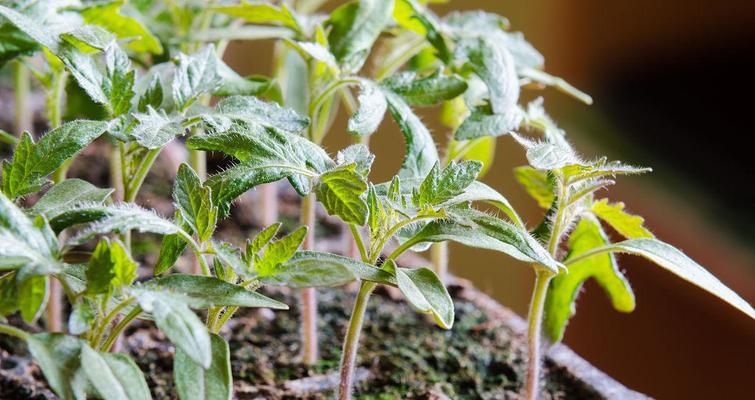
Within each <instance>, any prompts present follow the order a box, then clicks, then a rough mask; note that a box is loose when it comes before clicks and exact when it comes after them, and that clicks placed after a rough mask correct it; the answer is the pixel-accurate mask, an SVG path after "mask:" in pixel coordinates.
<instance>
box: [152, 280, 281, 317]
mask: <svg viewBox="0 0 755 400" xmlns="http://www.w3.org/2000/svg"><path fill="white" fill-rule="evenodd" d="M146 285H149V286H152V285H154V286H155V288H156V289H159V290H167V291H170V292H173V293H178V294H181V295H184V296H187V297H189V298H191V306H192V307H194V308H208V307H212V306H237V307H265V308H272V309H275V310H287V309H288V306H287V305H285V304H283V303H281V302H279V301H276V300H273V299H271V298H268V297H266V296H263V295H261V294H259V293H257V292H253V291H251V290H248V289H246V288H244V287H243V286H239V285H234V284H232V283H228V282H225V281H223V280H221V279H218V278H214V277H210V276H201V275H187V274H172V275H168V276H165V277H163V278H157V279H155V280H153V281H150V282H149V283H147V284H146Z"/></svg>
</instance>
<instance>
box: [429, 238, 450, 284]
mask: <svg viewBox="0 0 755 400" xmlns="http://www.w3.org/2000/svg"><path fill="white" fill-rule="evenodd" d="M430 261H431V262H432V265H433V270H434V271H435V274H436V275H438V278H440V281H441V282H443V284H445V283H446V279H447V278H448V242H438V243H433V245H432V247H430Z"/></svg>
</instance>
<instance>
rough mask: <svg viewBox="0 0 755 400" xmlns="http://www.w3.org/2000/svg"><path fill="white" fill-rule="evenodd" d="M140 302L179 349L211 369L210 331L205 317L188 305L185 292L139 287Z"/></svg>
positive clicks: (137, 294)
mask: <svg viewBox="0 0 755 400" xmlns="http://www.w3.org/2000/svg"><path fill="white" fill-rule="evenodd" d="M134 292H135V294H136V299H137V301H138V302H139V305H140V306H141V307H142V308H143V309H144V311H146V312H148V313H151V314H152V317H153V318H154V320H155V324H156V325H157V327H158V328H160V330H161V331H162V332H163V333H164V334H165V336H167V337H168V339H170V341H171V342H173V344H175V345H176V348H177V349H180V350H181V351H184V352H186V354H187V355H188V356H189V358H191V359H192V360H194V362H196V363H197V364H199V365H200V366H201V367H202V368H204V369H207V368H209V367H210V363H211V362H212V350H211V348H210V335H209V333H208V332H207V328H206V327H205V326H204V324H203V323H202V321H201V320H200V319H199V317H197V315H196V314H194V312H192V311H191V310H190V309H189V307H188V306H187V305H186V303H187V302H188V299H186V298H184V297H183V296H179V295H175V294H168V293H164V292H158V291H153V290H144V289H139V290H135V291H134Z"/></svg>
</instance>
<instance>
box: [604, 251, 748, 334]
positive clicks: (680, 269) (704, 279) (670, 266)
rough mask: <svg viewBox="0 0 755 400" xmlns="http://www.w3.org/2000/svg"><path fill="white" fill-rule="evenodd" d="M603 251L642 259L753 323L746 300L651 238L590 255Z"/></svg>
mask: <svg viewBox="0 0 755 400" xmlns="http://www.w3.org/2000/svg"><path fill="white" fill-rule="evenodd" d="M605 251H610V252H617V253H629V254H634V255H638V256H642V257H645V258H647V259H649V260H650V261H652V262H654V263H656V264H658V265H659V266H660V267H663V268H664V269H666V270H668V271H669V272H671V273H673V274H674V275H676V276H678V277H680V278H682V279H684V280H685V281H687V282H690V283H692V284H694V285H696V286H698V287H700V288H702V289H704V290H706V291H707V292H709V293H711V294H713V295H714V296H717V297H718V298H720V299H721V300H724V301H725V302H727V303H729V304H731V305H732V306H734V307H735V308H737V309H738V310H740V311H742V312H743V313H745V314H747V315H748V316H749V317H750V318H753V319H755V310H753V308H752V306H751V305H750V304H748V303H747V301H746V300H744V299H743V298H741V297H739V295H737V294H736V293H735V292H734V291H733V290H731V289H729V288H728V287H726V285H724V284H723V283H721V281H719V280H718V279H717V278H716V277H715V276H713V274H711V273H710V272H708V271H707V270H706V269H705V268H703V267H702V266H701V265H700V264H698V263H696V262H695V261H694V260H692V259H691V258H689V257H687V255H685V254H684V253H682V252H681V251H680V250H679V249H677V248H675V247H674V246H671V245H670V244H667V243H664V242H661V241H660V240H658V239H652V238H641V239H628V240H625V241H623V242H618V243H613V244H609V245H606V246H603V247H600V248H596V249H593V250H592V251H591V252H590V253H591V254H600V253H601V252H605Z"/></svg>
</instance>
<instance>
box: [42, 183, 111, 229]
mask: <svg viewBox="0 0 755 400" xmlns="http://www.w3.org/2000/svg"><path fill="white" fill-rule="evenodd" d="M112 193H113V189H100V188H98V187H96V186H94V185H92V184H91V183H89V182H87V181H83V180H81V179H77V178H71V179H66V180H64V181H62V182H60V183H58V184H55V185H54V186H52V187H51V188H50V189H49V190H48V191H47V192H46V193H45V194H44V196H42V198H40V199H39V201H37V203H36V204H35V205H34V207H32V211H34V212H35V213H37V214H41V215H44V216H45V218H47V219H52V218H55V217H57V216H58V215H60V214H62V213H63V212H65V211H66V210H68V209H70V208H71V207H73V206H75V205H77V204H82V203H97V204H102V203H103V202H105V200H107V199H108V198H109V197H110V195H111V194H112Z"/></svg>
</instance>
